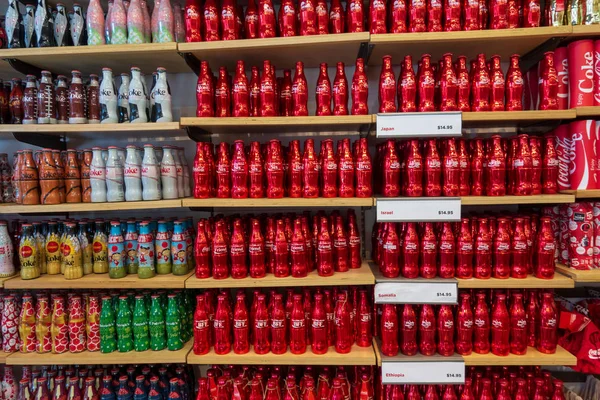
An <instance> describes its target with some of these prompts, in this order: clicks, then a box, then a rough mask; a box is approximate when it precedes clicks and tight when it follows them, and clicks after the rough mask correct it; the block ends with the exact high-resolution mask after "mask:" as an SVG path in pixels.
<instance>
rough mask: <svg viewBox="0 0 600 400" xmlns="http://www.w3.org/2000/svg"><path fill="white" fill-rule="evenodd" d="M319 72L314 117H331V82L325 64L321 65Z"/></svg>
mask: <svg viewBox="0 0 600 400" xmlns="http://www.w3.org/2000/svg"><path fill="white" fill-rule="evenodd" d="M319 71H320V72H319V77H318V78H317V87H316V92H315V102H316V104H317V112H316V115H331V81H330V80H329V75H328V74H327V64H326V63H321V64H320V66H319ZM307 112H308V111H307Z"/></svg>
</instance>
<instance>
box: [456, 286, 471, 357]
mask: <svg viewBox="0 0 600 400" xmlns="http://www.w3.org/2000/svg"><path fill="white" fill-rule="evenodd" d="M472 349H473V309H472V308H471V296H470V295H469V294H468V293H461V294H460V302H459V306H458V313H457V315H456V352H457V353H458V354H460V355H463V356H468V355H469V354H471V351H472Z"/></svg>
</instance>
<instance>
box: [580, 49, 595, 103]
mask: <svg viewBox="0 0 600 400" xmlns="http://www.w3.org/2000/svg"><path fill="white" fill-rule="evenodd" d="M583 61H584V62H583V63H582V64H581V67H580V69H581V71H582V72H583V76H584V79H580V80H579V81H578V82H577V87H578V89H579V91H580V92H581V93H592V91H593V90H594V81H593V79H594V54H593V53H592V52H590V51H586V52H585V54H584V55H583ZM578 103H579V102H578Z"/></svg>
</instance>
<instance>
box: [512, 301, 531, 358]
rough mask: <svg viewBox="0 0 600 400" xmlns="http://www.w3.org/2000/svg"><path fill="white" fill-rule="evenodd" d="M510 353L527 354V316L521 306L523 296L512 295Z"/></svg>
mask: <svg viewBox="0 0 600 400" xmlns="http://www.w3.org/2000/svg"><path fill="white" fill-rule="evenodd" d="M510 352H511V354H517V355H523V354H526V353H527V314H526V312H525V307H524V306H523V294H521V293H513V294H512V306H511V307H510Z"/></svg>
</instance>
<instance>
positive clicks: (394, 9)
mask: <svg viewBox="0 0 600 400" xmlns="http://www.w3.org/2000/svg"><path fill="white" fill-rule="evenodd" d="M407 12H408V5H407V2H406V0H396V1H393V2H392V3H391V4H390V7H389V12H388V17H389V18H388V19H389V21H388V26H389V27H390V33H404V32H406V31H407V29H408V27H407V25H406V21H407V18H408V16H407Z"/></svg>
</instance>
